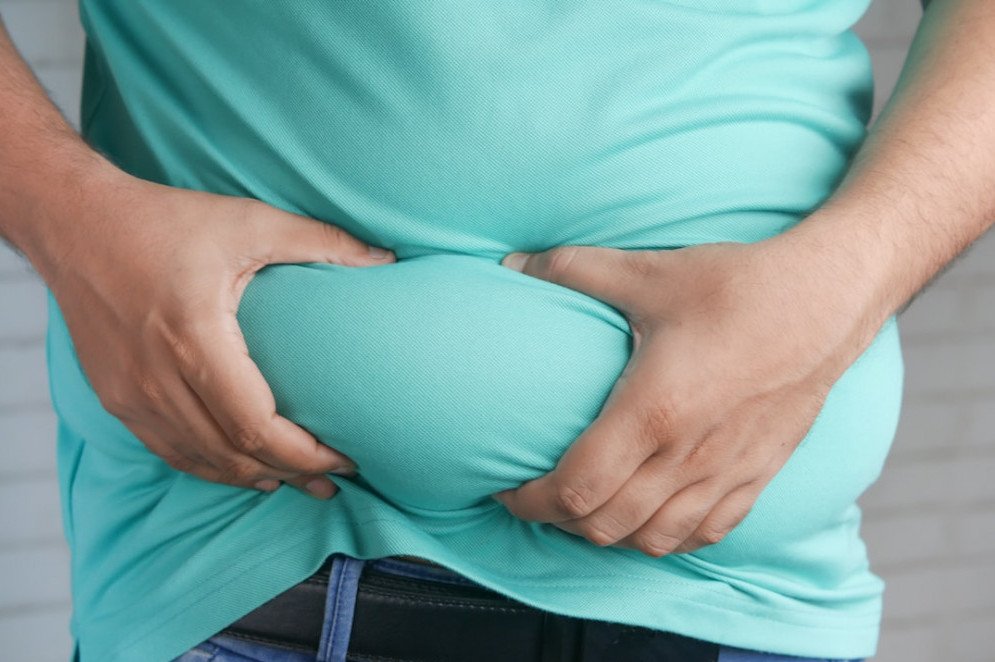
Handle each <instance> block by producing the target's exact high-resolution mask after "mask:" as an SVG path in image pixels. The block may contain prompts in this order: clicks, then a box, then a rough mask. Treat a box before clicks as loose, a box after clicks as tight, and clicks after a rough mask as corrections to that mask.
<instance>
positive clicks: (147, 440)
mask: <svg viewBox="0 0 995 662" xmlns="http://www.w3.org/2000/svg"><path fill="white" fill-rule="evenodd" d="M122 423H124V425H125V427H127V428H128V430H129V431H130V432H131V433H132V434H133V435H135V436H136V437H137V438H138V440H139V441H141V442H142V444H143V445H144V446H145V447H146V448H147V449H148V450H149V452H151V453H152V454H153V455H155V456H156V457H158V458H159V459H160V460H162V461H163V462H165V463H166V464H168V465H169V466H170V467H171V468H172V469H175V470H176V471H179V472H181V473H186V474H190V475H193V476H197V477H198V478H202V479H204V480H210V479H209V478H208V476H209V475H211V474H212V472H213V471H214V469H213V467H212V466H211V463H210V462H208V461H207V460H205V459H204V458H203V457H202V456H201V455H199V454H197V453H196V452H192V451H191V450H189V449H185V448H182V447H179V446H177V445H176V444H174V443H172V442H171V441H169V440H167V438H166V437H165V436H164V435H163V434H162V433H161V432H160V430H162V429H163V427H164V426H161V425H159V424H158V423H159V420H158V419H144V420H141V421H139V420H137V419H127V420H122Z"/></svg>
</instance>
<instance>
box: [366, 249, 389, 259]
mask: <svg viewBox="0 0 995 662" xmlns="http://www.w3.org/2000/svg"><path fill="white" fill-rule="evenodd" d="M388 255H390V251H385V250H384V249H382V248H380V247H379V246H370V257H372V258H374V259H377V260H382V259H383V258H385V257H387V256H388Z"/></svg>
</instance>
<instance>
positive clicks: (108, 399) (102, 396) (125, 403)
mask: <svg viewBox="0 0 995 662" xmlns="http://www.w3.org/2000/svg"><path fill="white" fill-rule="evenodd" d="M129 395H130V394H129V393H127V392H126V391H125V390H124V389H121V388H120V387H115V388H105V389H103V390H102V391H101V392H100V393H99V395H98V400H99V401H100V405H101V406H102V407H103V408H104V409H106V410H107V411H108V412H109V413H110V414H112V415H114V416H116V417H118V418H121V417H125V416H129V415H130V414H131V411H132V405H131V398H130V397H129Z"/></svg>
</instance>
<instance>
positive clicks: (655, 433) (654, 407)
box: [641, 399, 677, 447]
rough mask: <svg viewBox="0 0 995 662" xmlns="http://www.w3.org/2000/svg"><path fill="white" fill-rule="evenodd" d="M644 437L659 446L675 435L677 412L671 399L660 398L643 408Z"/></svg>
mask: <svg viewBox="0 0 995 662" xmlns="http://www.w3.org/2000/svg"><path fill="white" fill-rule="evenodd" d="M641 412H642V421H641V423H642V425H641V429H642V431H643V437H644V439H645V441H646V443H648V444H650V445H651V447H659V446H660V445H661V444H662V443H663V442H664V441H666V440H668V439H672V438H673V437H674V430H675V429H676V428H675V426H676V424H677V423H676V421H677V412H676V407H675V405H674V404H673V402H672V401H671V400H665V399H658V400H655V401H654V402H653V403H652V404H650V405H649V406H647V407H643V408H642V410H641Z"/></svg>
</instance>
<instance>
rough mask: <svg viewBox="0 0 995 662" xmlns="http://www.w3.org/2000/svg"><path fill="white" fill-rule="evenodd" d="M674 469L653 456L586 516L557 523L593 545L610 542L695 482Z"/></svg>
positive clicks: (620, 537)
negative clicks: (620, 487)
mask: <svg viewBox="0 0 995 662" xmlns="http://www.w3.org/2000/svg"><path fill="white" fill-rule="evenodd" d="M676 469H677V471H675V468H674V467H673V466H672V465H671V463H670V462H669V461H668V460H667V459H666V458H664V457H662V456H660V455H655V456H653V457H651V458H649V459H648V460H647V461H646V462H644V463H643V465H642V466H641V467H639V469H638V470H637V471H636V473H635V474H633V475H632V477H631V478H630V479H629V480H628V481H627V482H626V483H625V485H623V486H622V489H620V490H619V491H618V492H616V493H615V494H614V495H613V496H612V497H611V498H610V499H608V501H606V502H605V503H604V504H602V505H601V506H599V507H598V508H596V509H595V510H594V512H592V513H591V514H590V515H588V516H587V517H581V518H579V519H573V520H566V521H564V522H559V523H557V526H558V527H560V528H561V529H563V530H565V531H569V532H570V533H573V534H575V535H579V536H582V537H584V538H587V539H588V540H590V541H591V542H593V543H594V544H596V545H599V546H605V545H612V544H614V543H616V542H618V541H620V540H622V539H624V538H626V537H628V536H630V535H631V534H633V533H635V532H636V531H638V530H639V529H640V528H641V527H642V526H643V525H645V524H646V522H647V521H648V520H649V518H650V517H652V516H653V514H654V513H655V512H657V510H659V509H660V507H661V506H662V505H663V504H664V502H666V501H667V499H669V498H670V497H671V496H672V495H673V494H674V493H676V492H678V491H679V490H681V489H683V488H685V487H687V486H688V485H690V484H692V483H694V482H697V481H696V480H695V479H692V478H690V477H687V476H685V475H684V474H683V473H680V467H677V468H676Z"/></svg>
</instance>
